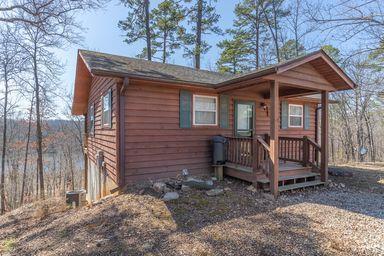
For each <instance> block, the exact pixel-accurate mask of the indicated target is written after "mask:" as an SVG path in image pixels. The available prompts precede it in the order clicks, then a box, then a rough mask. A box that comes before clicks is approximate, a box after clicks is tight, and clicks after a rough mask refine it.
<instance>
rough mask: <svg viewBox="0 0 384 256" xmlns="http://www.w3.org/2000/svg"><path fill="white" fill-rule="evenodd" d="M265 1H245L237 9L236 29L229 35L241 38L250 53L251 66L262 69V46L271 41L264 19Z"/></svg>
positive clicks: (230, 31)
mask: <svg viewBox="0 0 384 256" xmlns="http://www.w3.org/2000/svg"><path fill="white" fill-rule="evenodd" d="M262 4H263V0H243V1H242V2H240V3H238V4H237V5H236V7H235V15H236V19H235V21H234V29H232V30H229V33H230V34H232V35H233V36H234V37H238V36H240V37H241V38H242V40H244V43H245V45H246V47H247V48H248V51H249V56H248V59H249V64H248V65H249V66H250V67H252V68H255V69H258V68H259V67H260V55H261V48H262V44H263V43H265V42H267V41H269V38H268V35H267V28H266V24H265V21H264V20H263V17H262Z"/></svg>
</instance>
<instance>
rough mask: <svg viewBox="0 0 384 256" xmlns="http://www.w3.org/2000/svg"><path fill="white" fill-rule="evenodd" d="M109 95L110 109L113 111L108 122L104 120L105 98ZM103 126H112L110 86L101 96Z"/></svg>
mask: <svg viewBox="0 0 384 256" xmlns="http://www.w3.org/2000/svg"><path fill="white" fill-rule="evenodd" d="M106 96H108V97H109V111H110V112H111V114H110V116H109V120H108V122H105V121H106V120H104V98H105V97H106ZM101 128H112V89H111V88H109V89H108V90H107V92H106V93H104V94H103V96H101Z"/></svg>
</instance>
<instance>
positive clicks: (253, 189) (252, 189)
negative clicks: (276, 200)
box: [247, 185, 257, 192]
mask: <svg viewBox="0 0 384 256" xmlns="http://www.w3.org/2000/svg"><path fill="white" fill-rule="evenodd" d="M247 190H248V191H251V192H257V189H256V188H255V187H254V186H253V185H249V186H248V187H247Z"/></svg>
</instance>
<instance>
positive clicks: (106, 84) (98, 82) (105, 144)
mask: <svg viewBox="0 0 384 256" xmlns="http://www.w3.org/2000/svg"><path fill="white" fill-rule="evenodd" d="M116 86H117V83H116V81H115V80H114V79H112V78H107V77H99V76H94V77H93V78H92V85H91V90H90V95H89V101H88V109H89V108H90V106H91V105H92V104H94V108H95V134H94V135H90V134H89V135H88V155H89V159H90V160H91V161H93V162H94V163H96V157H97V152H98V151H103V152H104V161H105V164H106V170H107V175H108V176H109V177H110V179H111V180H112V181H113V182H115V183H117V180H118V174H117V171H116V170H117V168H116V167H117V150H116V148H117V140H116V113H117V90H116ZM109 89H112V127H111V128H103V127H102V126H101V111H102V106H101V98H102V96H103V95H104V94H105V93H107V91H108V90H109ZM89 119H90V118H89V116H88V120H87V121H88V127H89Z"/></svg>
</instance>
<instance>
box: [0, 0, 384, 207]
mask: <svg viewBox="0 0 384 256" xmlns="http://www.w3.org/2000/svg"><path fill="white" fill-rule="evenodd" d="M111 2H112V1H107V0H72V1H59V0H0V34H1V36H0V41H1V42H0V118H1V121H0V132H1V136H0V143H1V147H0V148H1V150H0V153H1V156H0V160H1V169H0V172H1V173H0V174H1V176H0V213H1V214H3V213H4V212H5V211H9V210H12V209H15V208H17V207H19V206H21V205H23V204H25V203H28V202H32V201H34V200H38V199H44V198H48V197H55V196H60V195H63V194H64V193H65V191H67V190H72V189H78V188H81V187H82V179H83V172H84V171H83V169H82V168H83V165H82V162H83V160H84V159H83V157H84V156H83V153H82V151H83V146H82V144H83V118H82V117H75V116H72V115H71V99H72V97H71V95H68V93H67V92H68V91H69V90H68V88H62V87H63V86H62V84H63V83H64V82H65V83H69V84H72V83H73V81H62V70H63V67H64V65H65V63H64V62H62V60H60V58H58V56H57V55H56V50H58V49H59V50H64V49H66V47H68V45H79V46H80V45H81V44H82V42H83V36H82V31H83V29H84V25H83V24H80V23H79V21H78V16H79V15H81V14H82V13H85V12H90V11H93V10H98V9H101V8H107V7H108V4H110V3H111ZM224 2H225V1H224V0H216V1H215V0H164V1H152V0H143V1H141V0H121V1H116V2H113V4H117V3H118V4H119V6H120V7H121V8H124V9H125V10H126V13H127V16H126V18H125V19H122V20H120V21H118V22H117V23H116V27H117V28H118V29H119V31H120V32H121V34H122V35H123V37H122V40H123V41H124V42H125V43H126V47H127V48H129V47H132V45H134V44H137V43H140V45H142V48H141V49H139V50H138V51H137V53H136V56H133V57H137V58H143V59H147V60H152V61H160V62H163V63H170V62H172V61H173V57H174V56H175V55H177V54H181V55H182V56H183V58H185V59H189V60H192V63H193V67H194V68H197V69H200V68H201V69H209V70H212V71H217V72H229V73H234V74H238V73H244V72H248V71H251V70H255V69H260V68H263V67H266V66H268V65H271V64H275V63H278V62H283V61H286V60H289V59H292V58H296V57H299V56H301V55H303V54H306V53H309V52H311V51H314V50H318V49H323V50H324V51H325V52H327V53H328V54H329V55H330V56H331V57H332V59H333V60H334V61H335V62H336V63H338V64H339V65H340V66H341V67H342V68H343V69H344V70H345V71H346V72H347V73H348V74H349V75H350V77H351V78H352V79H353V80H354V81H355V82H356V83H357V84H358V85H359V86H358V88H356V89H355V90H352V91H345V92H337V93H333V94H332V95H331V97H332V100H334V101H335V102H336V103H334V104H332V105H331V107H330V114H331V115H330V139H329V143H330V147H329V148H330V162H331V163H333V164H340V163H346V162H375V161H383V158H384V140H383V137H384V128H383V127H384V111H383V100H382V97H383V95H384V86H383V79H384V77H383V70H382V68H383V57H384V33H383V32H384V13H383V10H382V5H383V3H384V2H383V1H381V0H371V1H368V0H365V1H364V0H362V1H358V0H352V1H330V0H328V1H327V0H326V1H318V0H313V1H311V0H238V1H237V3H236V5H235V8H234V10H233V13H234V17H235V18H234V20H233V21H232V25H231V26H230V27H223V26H222V23H221V20H222V19H223V17H221V15H219V14H218V11H217V6H218V5H219V4H223V3H224ZM85 27H86V24H85ZM212 35H214V36H215V38H216V39H217V40H216V41H215V42H214V43H212V40H207V38H208V36H210V37H212ZM213 46H217V47H218V49H219V50H220V52H219V57H218V58H217V59H216V60H214V61H215V62H214V65H210V66H208V67H207V66H204V65H203V60H204V59H206V58H210V54H212V51H213V49H212V47H213ZM72 54H73V53H72ZM123 55H124V54H123ZM178 64H182V65H183V63H178ZM57 117H60V118H59V119H58V118H57Z"/></svg>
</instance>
